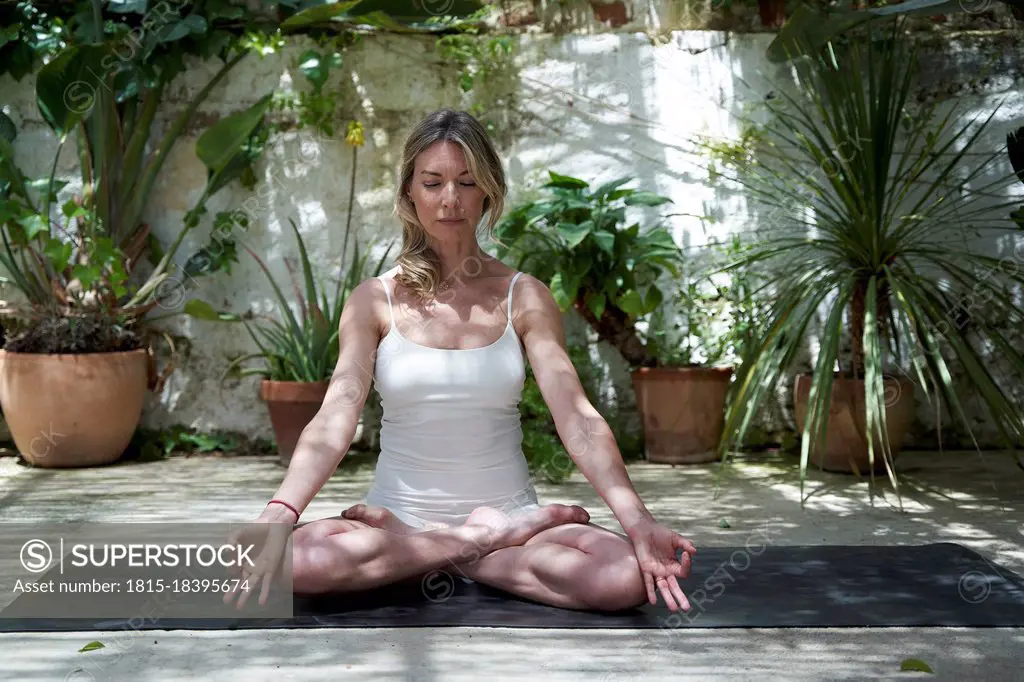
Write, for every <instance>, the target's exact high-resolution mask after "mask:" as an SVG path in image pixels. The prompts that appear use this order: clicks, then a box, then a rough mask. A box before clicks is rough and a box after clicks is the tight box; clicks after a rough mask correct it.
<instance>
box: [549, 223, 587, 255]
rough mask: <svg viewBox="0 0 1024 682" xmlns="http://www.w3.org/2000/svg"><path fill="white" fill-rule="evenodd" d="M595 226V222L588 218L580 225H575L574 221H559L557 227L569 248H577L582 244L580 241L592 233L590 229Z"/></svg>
mask: <svg viewBox="0 0 1024 682" xmlns="http://www.w3.org/2000/svg"><path fill="white" fill-rule="evenodd" d="M593 228H594V223H593V222H592V221H590V220H587V221H585V222H583V223H580V224H579V225H574V224H573V223H559V224H558V226H557V228H556V229H557V230H558V234H560V235H561V236H562V238H563V239H565V241H566V244H567V245H568V246H569V248H570V249H575V248H576V247H577V246H579V245H580V242H582V241H583V240H584V239H586V238H587V235H588V234H590V231H591V230H592V229H593Z"/></svg>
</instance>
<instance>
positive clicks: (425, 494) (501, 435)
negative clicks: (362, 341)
mask: <svg viewBox="0 0 1024 682" xmlns="http://www.w3.org/2000/svg"><path fill="white" fill-rule="evenodd" d="M521 274H522V273H521V272H517V273H516V274H515V275H514V276H513V277H512V280H511V282H510V283H509V288H508V295H507V296H508V304H507V317H508V324H507V325H506V326H505V331H504V333H503V334H502V335H501V337H500V338H498V340H497V341H494V342H493V343H490V344H488V345H486V346H483V347H480V348H469V349H458V350H456V349H445V348H433V347H429V346H424V345H421V344H418V343H415V342H413V341H410V340H409V339H407V338H406V337H405V336H404V335H402V333H401V332H399V330H398V326H397V325H396V323H395V311H394V307H393V306H392V302H391V291H390V286H391V284H392V280H389V279H385V278H384V276H380V277H378V279H379V280H381V283H382V284H383V286H384V291H385V293H386V294H387V298H388V310H389V313H390V317H391V327H390V329H389V330H388V333H387V334H386V335H385V336H384V337H383V338H382V339H381V341H380V343H379V344H378V346H377V357H376V366H375V368H374V385H375V387H376V390H377V393H378V395H380V398H381V404H382V406H383V410H384V413H383V418H382V420H381V429H380V455H379V457H378V460H377V467H376V474H375V477H374V483H373V486H372V487H371V488H370V491H369V493H368V494H367V503H368V504H375V505H380V506H384V507H388V508H391V509H397V510H401V511H403V512H405V513H406V514H412V515H414V516H416V517H417V518H419V519H423V520H426V521H435V522H442V523H461V522H463V521H465V517H466V516H468V515H469V513H470V512H471V511H473V510H474V509H476V508H477V507H482V506H489V507H497V508H503V509H505V510H507V511H510V510H511V509H512V508H514V507H516V506H519V507H526V506H530V505H536V504H537V498H536V493H535V491H534V489H533V485H532V483H531V481H530V474H529V468H528V466H527V462H526V457H525V456H524V454H523V451H522V441H523V432H522V428H521V424H520V418H519V401H520V400H521V398H522V391H523V385H524V382H525V379H526V360H525V357H524V355H523V351H522V348H521V346H520V343H519V337H518V335H517V334H516V332H515V328H514V327H513V326H512V288H513V287H514V286H515V283H516V280H517V279H519V275H521Z"/></svg>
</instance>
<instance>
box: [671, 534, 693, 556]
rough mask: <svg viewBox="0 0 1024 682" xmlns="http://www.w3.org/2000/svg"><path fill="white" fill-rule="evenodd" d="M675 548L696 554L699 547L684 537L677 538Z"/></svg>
mask: <svg viewBox="0 0 1024 682" xmlns="http://www.w3.org/2000/svg"><path fill="white" fill-rule="evenodd" d="M675 546H676V548H678V549H681V550H683V551H684V552H686V553H687V554H696V553H697V547H696V546H694V544H693V543H692V542H690V541H689V540H687V539H686V538H684V537H683V536H682V535H676V536H675Z"/></svg>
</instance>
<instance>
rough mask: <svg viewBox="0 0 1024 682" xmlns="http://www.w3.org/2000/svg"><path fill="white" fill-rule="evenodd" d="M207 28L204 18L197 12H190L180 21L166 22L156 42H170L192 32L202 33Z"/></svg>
mask: <svg viewBox="0 0 1024 682" xmlns="http://www.w3.org/2000/svg"><path fill="white" fill-rule="evenodd" d="M208 28H209V26H208V24H207V23H206V19H205V18H204V17H202V16H201V15H198V14H190V15H188V16H187V17H185V18H184V19H182V20H181V21H178V22H175V23H173V24H168V25H167V26H165V27H164V28H163V29H161V30H160V32H159V38H158V40H157V42H160V43H170V42H174V41H176V40H181V39H182V38H184V37H185V36H188V35H192V34H203V33H206V30H207V29H208Z"/></svg>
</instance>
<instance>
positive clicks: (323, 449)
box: [265, 279, 383, 521]
mask: <svg viewBox="0 0 1024 682" xmlns="http://www.w3.org/2000/svg"><path fill="white" fill-rule="evenodd" d="M379 290H380V287H379V286H378V285H377V284H376V283H375V282H374V281H373V280H372V279H369V280H366V281H364V282H361V283H360V284H359V285H358V286H357V287H356V288H355V289H353V290H352V293H351V294H350V295H349V297H348V299H347V300H346V301H345V307H344V308H343V309H342V312H341V320H340V324H339V330H338V344H339V350H338V364H337V365H336V366H335V369H334V374H333V375H331V382H330V384H329V386H328V389H327V395H326V396H325V398H324V402H323V404H322V405H321V406H320V410H319V411H318V412H317V413H316V416H314V417H313V419H312V420H311V421H310V422H309V424H308V425H307V426H306V428H305V429H303V431H302V435H301V436H299V440H298V443H296V445H295V450H294V452H293V453H292V459H291V462H290V463H289V465H288V471H287V472H286V473H285V477H284V481H282V482H281V486H280V487H279V488H278V489H277V492H276V493H274V497H273V498H272V499H279V500H284V501H286V502H288V503H289V504H291V505H293V506H294V507H295V508H296V509H297V510H298V511H299V513H300V514H301V513H302V511H303V510H304V509H305V508H306V507H307V506H308V505H309V503H310V501H311V500H312V499H313V497H314V496H315V495H316V494H317V493H318V492H319V491H320V489H321V488H322V487H323V486H324V484H325V483H326V482H327V480H328V479H329V478H330V477H331V474H333V473H334V471H335V470H336V469H337V468H338V465H339V464H340V463H341V461H342V460H343V459H344V458H345V454H346V453H347V452H348V448H349V446H350V445H351V444H352V439H353V438H354V437H355V433H356V427H357V426H358V424H359V416H360V414H361V413H362V410H363V406H364V405H365V404H366V398H367V396H369V394H370V388H371V386H372V385H373V368H374V364H375V363H376V353H377V344H378V342H379V341H380V338H379V334H378V330H377V324H376V322H375V319H376V318H375V317H374V314H373V306H374V301H375V298H376V296H377V293H378V291H379ZM381 295H383V292H381ZM265 515H271V516H273V517H275V519H281V520H285V519H287V520H291V521H294V520H296V519H294V516H295V515H294V514H293V513H292V512H291V511H290V510H289V509H288V508H287V507H285V506H284V505H280V504H272V505H270V506H269V507H267V509H266V510H265Z"/></svg>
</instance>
